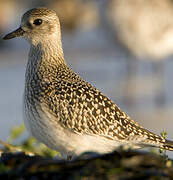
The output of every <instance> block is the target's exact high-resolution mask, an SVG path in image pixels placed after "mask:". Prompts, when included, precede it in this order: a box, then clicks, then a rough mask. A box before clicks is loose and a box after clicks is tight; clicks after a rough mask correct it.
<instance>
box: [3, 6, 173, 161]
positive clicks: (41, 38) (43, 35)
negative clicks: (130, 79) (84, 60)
mask: <svg viewBox="0 0 173 180" xmlns="http://www.w3.org/2000/svg"><path fill="white" fill-rule="evenodd" d="M15 37H23V38H24V39H26V40H27V41H28V42H29V44H30V51H29V55H28V62H27V66H26V73H25V88H24V98H23V99H24V100H23V114H24V122H25V125H26V127H27V129H28V130H29V131H30V132H31V134H32V135H33V136H34V137H35V138H36V139H38V140H39V141H41V142H43V143H44V144H46V145H47V146H48V147H50V148H52V149H54V150H56V151H58V152H60V153H61V155H62V158H64V159H67V160H68V159H73V158H75V157H77V156H78V155H80V154H81V153H84V152H96V153H99V154H105V153H109V152H112V151H114V150H115V149H116V148H119V147H120V146H128V147H131V148H134V149H136V148H142V147H150V146H154V147H158V148H161V149H166V150H170V151H173V141H170V140H167V139H165V138H163V137H161V136H159V135H156V134H154V133H152V132H150V131H149V130H147V129H145V128H143V127H142V126H141V125H139V124H138V123H137V122H135V121H134V120H133V119H131V118H130V117H129V116H128V115H127V114H126V113H125V112H123V111H122V110H121V109H120V108H119V107H118V106H117V105H116V104H115V103H114V102H113V101H112V100H111V99H109V98H108V97H106V96H105V95H104V94H103V93H102V92H100V91H99V90H98V89H97V88H95V87H94V86H92V85H91V84H90V83H89V82H87V81H85V80H84V79H83V78H81V77H80V76H79V75H78V74H77V73H75V72H74V71H73V70H72V69H71V68H70V67H69V66H68V65H67V63H66V61H65V59H64V54H63V49H62V43H61V30H60V22H59V19H58V16H57V14H56V12H55V11H54V10H51V9H48V8H46V7H36V8H33V9H31V10H28V11H27V12H26V13H25V14H24V15H23V16H22V19H21V24H20V27H19V28H18V29H17V30H15V31H12V32H11V33H9V34H7V35H6V36H4V37H3V39H5V40H8V39H12V38H15Z"/></svg>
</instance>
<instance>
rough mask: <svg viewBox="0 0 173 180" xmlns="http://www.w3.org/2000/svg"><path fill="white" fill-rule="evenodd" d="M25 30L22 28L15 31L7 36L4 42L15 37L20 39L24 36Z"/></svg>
mask: <svg viewBox="0 0 173 180" xmlns="http://www.w3.org/2000/svg"><path fill="white" fill-rule="evenodd" d="M24 32H25V31H24V30H23V29H22V28H21V27H20V28H18V29H16V30H15V31H13V32H11V33H9V34H7V35H6V36H4V37H3V39H4V40H8V39H12V38H15V37H20V36H23V34H24Z"/></svg>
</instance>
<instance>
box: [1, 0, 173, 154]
mask: <svg viewBox="0 0 173 180" xmlns="http://www.w3.org/2000/svg"><path fill="white" fill-rule="evenodd" d="M37 6H46V7H49V8H52V9H54V10H55V11H56V12H57V14H58V15H59V18H60V22H61V26H62V41H63V48H64V54H65V59H66V61H67V63H68V64H69V65H70V66H71V67H73V69H74V70H75V71H76V72H78V73H79V74H80V75H81V76H82V77H83V78H84V79H85V80H87V81H89V82H90V83H92V84H93V85H94V86H95V87H97V88H98V89H100V90H101V91H102V92H103V93H104V94H105V95H107V96H108V97H110V98H111V99H112V100H113V101H115V103H116V104H117V105H118V106H120V107H121V109H123V110H124V111H125V112H127V113H128V114H129V115H130V116H131V118H133V119H134V120H136V121H137V122H139V123H140V124H141V125H143V126H144V127H146V128H148V129H150V130H151V131H153V132H155V133H157V134H160V133H161V132H162V131H166V132H167V133H168V136H167V137H168V138H169V139H173V93H172V92H173V82H172V78H173V57H172V54H173V1H172V0H164V1H163V0H49V1H48V0H31V1H26V0H0V37H1V38H0V138H1V139H2V140H6V139H7V137H8V135H9V131H10V128H11V127H13V126H16V125H19V124H20V123H22V122H23V118H22V96H23V89H24V74H25V67H26V63H27V55H28V51H29V45H28V43H26V42H25V40H21V39H20V40H19V39H13V40H10V41H3V40H2V37H3V36H4V35H5V34H7V33H9V32H10V31H12V30H14V29H16V28H17V27H18V26H19V25H20V18H21V16H22V14H23V13H25V12H26V11H27V10H29V9H30V8H33V7H37ZM171 156H172V157H173V155H171Z"/></svg>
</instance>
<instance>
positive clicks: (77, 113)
mask: <svg viewBox="0 0 173 180" xmlns="http://www.w3.org/2000/svg"><path fill="white" fill-rule="evenodd" d="M65 72H68V75H67V74H66V76H64V78H61V79H63V80H61V82H60V83H58V86H56V92H55V93H56V96H57V99H56V102H58V103H57V105H56V106H54V107H56V114H58V117H60V118H59V121H60V122H61V124H62V126H64V127H65V128H68V129H70V130H71V131H73V132H75V133H78V134H84V133H87V134H90V135H100V136H104V137H107V138H109V139H113V140H116V139H117V140H129V141H130V140H133V138H134V139H135V138H136V137H138V138H139V137H145V139H147V140H148V141H146V143H151V144H152V143H153V141H154V142H155V141H158V142H162V143H163V142H164V140H163V139H162V138H161V137H160V136H157V135H155V134H153V133H151V132H150V131H148V130H146V129H144V128H143V127H142V126H140V125H139V124H138V123H136V122H135V121H133V120H132V119H130V117H129V116H128V115H127V114H126V113H124V112H123V111H122V110H121V109H120V108H119V107H118V106H117V105H116V104H115V103H113V102H112V101H111V100H110V99H109V98H107V97H106V96H105V95H103V94H102V93H101V92H100V91H99V90H97V89H96V88H94V87H93V86H92V85H91V84H89V83H87V82H86V81H84V80H83V79H81V78H80V77H79V76H78V75H77V74H75V73H73V72H72V71H70V70H68V71H65Z"/></svg>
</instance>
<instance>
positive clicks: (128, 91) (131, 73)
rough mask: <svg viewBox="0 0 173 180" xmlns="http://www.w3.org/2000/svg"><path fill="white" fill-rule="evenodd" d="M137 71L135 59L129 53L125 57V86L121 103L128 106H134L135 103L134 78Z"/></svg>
mask: <svg viewBox="0 0 173 180" xmlns="http://www.w3.org/2000/svg"><path fill="white" fill-rule="evenodd" d="M136 73H137V59H136V58H135V57H134V56H132V55H129V58H128V59H127V68H126V74H125V76H126V77H125V86H124V90H125V92H124V95H123V96H124V98H123V103H124V104H126V105H127V106H128V107H130V106H134V105H135V104H136V99H135V92H136V83H135V78H134V77H136Z"/></svg>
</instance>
